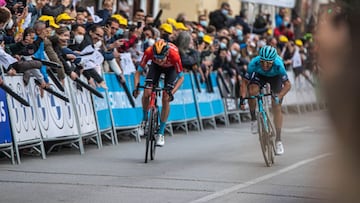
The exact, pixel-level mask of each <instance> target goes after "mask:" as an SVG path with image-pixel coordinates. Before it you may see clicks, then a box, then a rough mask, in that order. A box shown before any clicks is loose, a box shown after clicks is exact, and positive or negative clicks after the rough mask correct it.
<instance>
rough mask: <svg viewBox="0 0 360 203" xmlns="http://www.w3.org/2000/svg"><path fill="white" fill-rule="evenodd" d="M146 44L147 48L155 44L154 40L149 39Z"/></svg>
mask: <svg viewBox="0 0 360 203" xmlns="http://www.w3.org/2000/svg"><path fill="white" fill-rule="evenodd" d="M148 44H149V46H152V45H154V44H155V40H154V39H152V38H150V39H149V40H148Z"/></svg>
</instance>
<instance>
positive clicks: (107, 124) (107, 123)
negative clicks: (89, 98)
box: [93, 88, 112, 131]
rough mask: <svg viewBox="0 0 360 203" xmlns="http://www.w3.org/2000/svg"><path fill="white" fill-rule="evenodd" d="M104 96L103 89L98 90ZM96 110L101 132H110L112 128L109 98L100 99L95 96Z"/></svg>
mask: <svg viewBox="0 0 360 203" xmlns="http://www.w3.org/2000/svg"><path fill="white" fill-rule="evenodd" d="M97 90H98V91H99V92H101V93H102V94H103V95H105V94H106V92H105V90H104V89H103V88H97ZM93 102H94V108H95V112H96V114H97V118H98V124H99V128H100V131H103V130H108V129H110V128H111V127H112V123H111V116H110V109H109V106H108V97H104V98H103V99H102V98H99V97H97V96H93Z"/></svg>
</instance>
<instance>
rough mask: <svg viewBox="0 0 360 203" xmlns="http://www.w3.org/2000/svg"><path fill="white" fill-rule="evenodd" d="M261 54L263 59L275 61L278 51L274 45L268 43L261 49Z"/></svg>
mask: <svg viewBox="0 0 360 203" xmlns="http://www.w3.org/2000/svg"><path fill="white" fill-rule="evenodd" d="M259 56H260V58H261V60H264V61H274V60H275V58H276V56H277V51H276V49H275V48H274V47H272V46H269V45H266V46H263V47H262V48H261V49H260V51H259Z"/></svg>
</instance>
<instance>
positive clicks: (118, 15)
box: [111, 14, 128, 26]
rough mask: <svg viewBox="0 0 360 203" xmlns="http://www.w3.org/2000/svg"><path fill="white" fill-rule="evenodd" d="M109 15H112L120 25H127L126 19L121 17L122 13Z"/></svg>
mask: <svg viewBox="0 0 360 203" xmlns="http://www.w3.org/2000/svg"><path fill="white" fill-rule="evenodd" d="M111 17H112V18H115V19H116V20H118V21H119V24H120V25H125V26H127V25H128V21H127V19H126V18H124V17H123V16H122V15H120V14H114V15H112V16H111Z"/></svg>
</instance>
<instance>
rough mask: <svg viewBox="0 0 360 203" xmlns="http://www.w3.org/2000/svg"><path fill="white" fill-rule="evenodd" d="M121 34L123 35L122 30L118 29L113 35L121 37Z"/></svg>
mask: <svg viewBox="0 0 360 203" xmlns="http://www.w3.org/2000/svg"><path fill="white" fill-rule="evenodd" d="M123 34H124V30H123V29H121V28H119V29H118V30H117V31H116V33H115V35H117V36H119V35H123Z"/></svg>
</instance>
